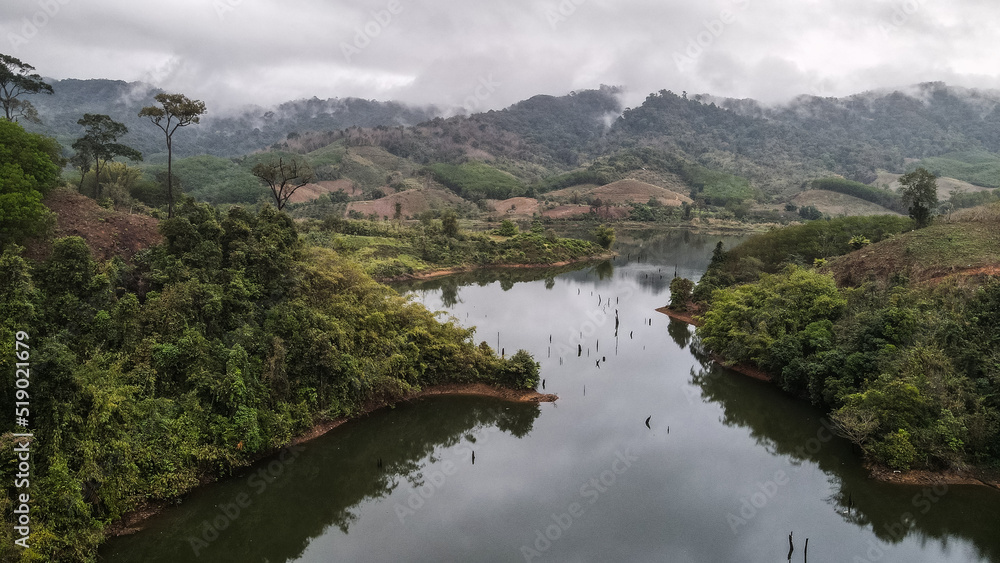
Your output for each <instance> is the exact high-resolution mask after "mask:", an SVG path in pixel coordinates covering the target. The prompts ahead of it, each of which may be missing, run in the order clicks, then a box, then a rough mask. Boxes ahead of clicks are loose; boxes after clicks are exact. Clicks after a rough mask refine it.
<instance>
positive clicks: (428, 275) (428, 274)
mask: <svg viewBox="0 0 1000 563" xmlns="http://www.w3.org/2000/svg"><path fill="white" fill-rule="evenodd" d="M615 256H617V253H615V252H605V253H603V254H598V255H596V256H588V257H586V258H580V259H577V260H561V261H559V262H547V263H544V264H486V265H471V266H455V267H452V268H438V269H432V270H423V271H420V272H413V273H412V274H403V275H401V276H393V277H391V278H375V281H378V282H379V283H395V282H407V281H420V280H429V279H433V278H439V277H442V276H450V275H452V274H464V273H467V272H475V271H478V270H489V269H493V268H497V269H503V268H510V269H530V268H561V267H563V266H569V265H571V264H580V263H584V262H597V261H599V260H610V259H611V258H614V257H615Z"/></svg>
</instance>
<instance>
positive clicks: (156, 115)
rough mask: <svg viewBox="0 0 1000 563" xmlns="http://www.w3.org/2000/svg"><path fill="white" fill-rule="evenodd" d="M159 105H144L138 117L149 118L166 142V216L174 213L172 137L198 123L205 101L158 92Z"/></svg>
mask: <svg viewBox="0 0 1000 563" xmlns="http://www.w3.org/2000/svg"><path fill="white" fill-rule="evenodd" d="M153 98H154V99H155V100H156V102H157V103H158V104H160V105H159V106H146V107H144V108H142V109H141V110H139V114H138V115H139V117H145V118H147V119H149V121H150V122H152V123H153V125H156V126H157V127H159V128H160V130H161V131H163V133H164V135H165V138H166V143H167V181H166V185H167V216H168V217H173V215H174V182H173V169H172V163H173V154H174V153H173V146H174V145H173V138H174V133H176V132H177V129H178V128H180V127H187V126H188V125H191V124H192V123H195V124H196V123H199V122H200V121H201V115H202V114H204V113H205V102H203V101H201V100H192V99H189V98H188V97H187V96H185V95H183V94H167V93H163V92H161V93H159V94H157V95H156V96H154V97H153Z"/></svg>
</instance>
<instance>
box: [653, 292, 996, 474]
mask: <svg viewBox="0 0 1000 563" xmlns="http://www.w3.org/2000/svg"><path fill="white" fill-rule="evenodd" d="M656 311H657V312H658V313H663V314H664V315H667V316H668V317H670V318H672V319H677V320H679V321H682V322H685V323H688V324H689V325H692V326H698V322H697V321H696V320H695V319H694V317H693V316H692V315H689V314H686V313H682V312H680V311H674V310H672V309H670V308H668V307H660V308H658V309H656ZM710 357H711V358H712V361H714V362H716V363H717V364H719V365H721V366H723V367H725V368H726V369H730V370H732V371H735V372H737V373H740V374H742V375H746V376H748V377H752V378H754V379H757V380H760V381H766V382H768V383H773V380H772V379H771V376H770V375H768V374H767V373H765V372H763V371H761V370H759V369H757V368H754V367H752V366H747V365H743V364H733V365H726V364H725V362H724V361H723V359H722V357H721V356H719V355H718V354H715V353H711V354H710ZM864 467H865V469H866V470H868V477H869V478H870V479H875V480H876V481H881V482H883V483H892V484H895V485H942V484H943V485H973V486H977V487H989V488H993V489H998V490H1000V471H996V470H990V469H985V468H975V467H974V468H970V469H967V470H962V471H959V470H954V469H947V470H943V471H931V470H928V469H911V470H909V471H905V472H898V473H897V472H896V471H894V470H893V469H890V468H888V467H882V466H879V465H872V464H868V463H865V465H864Z"/></svg>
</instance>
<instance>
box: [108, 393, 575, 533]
mask: <svg viewBox="0 0 1000 563" xmlns="http://www.w3.org/2000/svg"><path fill="white" fill-rule="evenodd" d="M443 395H456V396H462V395H464V396H476V397H492V398H495V399H500V400H502V401H508V402H512V403H554V402H555V401H556V400H557V399H558V398H559V396H558V395H556V394H554V393H539V392H538V391H534V390H528V389H510V388H507V387H498V386H495V385H490V384H488V383H442V384H440V385H433V386H430V387H426V388H424V389H421V390H420V391H418V392H416V393H410V394H407V395H404V396H403V397H400V398H398V399H387V398H381V399H372V400H371V401H369V402H368V403H367V404H365V405H364V407H362V409H361V411H360V412H358V413H357V414H356V415H354V416H350V417H340V418H337V419H334V420H327V421H324V422H320V423H317V424H314V425H313V426H312V427H310V428H309V429H308V430H306V431H305V432H303V433H301V434H299V435H298V436H294V437H293V438H292V439H291V440H290V441H289V442H288V443H287V444H285V445H283V446H281V447H279V448H274V449H272V450H269V451H268V452H266V453H264V454H262V455H260V456H258V457H257V458H256V459H254V460H253V461H251V462H250V463H248V464H247V465H246V466H244V467H250V466H252V465H253V464H255V463H257V462H258V461H260V460H262V459H265V458H267V457H268V456H271V455H274V453H275V452H278V451H281V449H282V448H288V447H291V446H297V445H299V444H303V443H305V442H308V441H310V440H315V439H316V438H319V437H320V436H322V435H324V434H326V433H327V432H330V431H331V430H333V429H334V428H337V427H338V426H341V425H342V424H344V423H346V422H350V421H352V420H358V419H360V418H362V417H365V416H368V415H370V414H372V413H374V412H375V411H378V410H380V409H384V408H388V407H391V406H393V405H397V404H400V403H407V402H411V401H416V400H419V399H422V398H424V397H434V396H443ZM234 469H237V468H234ZM228 478H230V477H220V478H215V479H201V480H199V482H198V484H197V485H196V486H194V487H192V488H191V489H189V490H188V491H186V492H184V493H183V494H182V495H181V497H183V496H185V495H187V494H189V493H191V492H193V491H194V490H196V489H200V488H201V487H204V486H205V485H210V484H212V483H218V482H220V481H223V480H225V479H228ZM181 497H175V498H171V499H164V500H159V501H151V502H150V501H144V502H142V503H140V504H139V506H137V507H136V508H135V509H134V510H130V511H129V512H126V513H125V514H123V515H122V517H121V518H119V519H118V520H116V521H114V522H112V523H111V524H110V525H108V527H107V528H105V529H104V541H107V540H108V539H111V538H116V537H121V536H128V535H131V534H134V533H136V532H140V531H142V529H143V528H144V526H143V523H144V522H146V521H147V520H149V519H150V518H152V517H153V516H156V515H157V514H160V513H161V512H163V511H164V510H166V509H167V508H169V507H171V506H174V505H177V504H180V498H181Z"/></svg>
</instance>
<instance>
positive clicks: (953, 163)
mask: <svg viewBox="0 0 1000 563" xmlns="http://www.w3.org/2000/svg"><path fill="white" fill-rule="evenodd" d="M916 168H925V169H927V170H930V171H932V172H933V173H934V175H935V176H939V177H941V176H944V177H948V178H955V179H957V180H963V181H966V182H969V183H971V184H975V185H977V186H985V187H987V188H997V187H1000V155H997V154H995V153H993V152H990V151H987V150H983V149H970V150H964V151H953V152H948V153H945V154H942V155H940V156H931V157H928V158H924V159H923V160H921V161H920V162H919V163H917V164H916V165H914V166H913V169H914V170H916Z"/></svg>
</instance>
